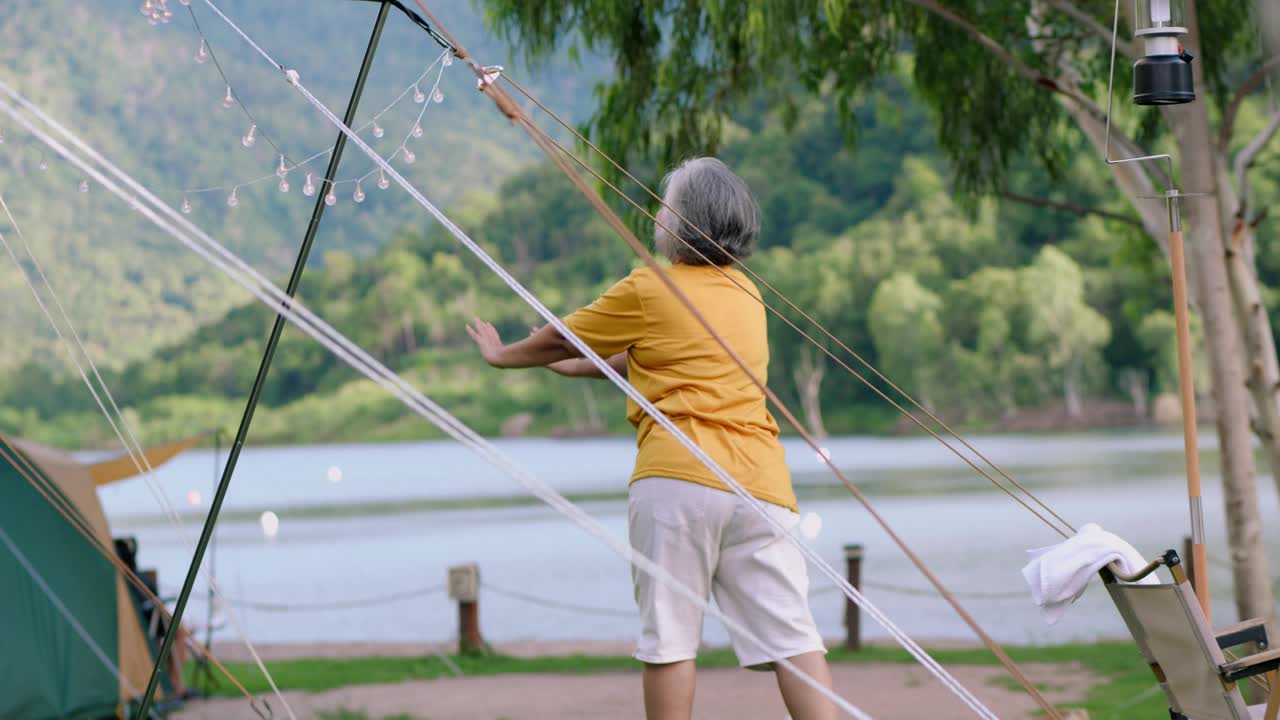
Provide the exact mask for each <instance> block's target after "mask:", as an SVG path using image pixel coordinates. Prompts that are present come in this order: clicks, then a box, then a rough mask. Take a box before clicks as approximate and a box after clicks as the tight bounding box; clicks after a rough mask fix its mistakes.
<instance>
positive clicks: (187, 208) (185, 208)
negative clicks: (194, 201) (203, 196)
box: [182, 193, 191, 215]
mask: <svg viewBox="0 0 1280 720" xmlns="http://www.w3.org/2000/svg"><path fill="white" fill-rule="evenodd" d="M182 214H183V215H190V214H191V198H189V197H187V195H186V194H185V193H184V194H183V196H182Z"/></svg>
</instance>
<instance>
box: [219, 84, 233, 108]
mask: <svg viewBox="0 0 1280 720" xmlns="http://www.w3.org/2000/svg"><path fill="white" fill-rule="evenodd" d="M235 104H236V96H235V95H232V94H231V86H230V85H228V86H227V94H226V95H225V96H224V97H223V98H222V107H224V108H227V109H230V108H231V106H232V105H235Z"/></svg>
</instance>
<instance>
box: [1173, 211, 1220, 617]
mask: <svg viewBox="0 0 1280 720" xmlns="http://www.w3.org/2000/svg"><path fill="white" fill-rule="evenodd" d="M1166 198H1167V201H1168V203H1169V264H1170V265H1171V266H1172V267H1171V269H1172V272H1173V315H1174V326H1175V329H1176V331H1177V338H1178V382H1179V388H1178V394H1179V395H1181V396H1182V445H1183V451H1184V453H1185V454H1186V457H1187V501H1188V504H1189V505H1190V507H1191V567H1192V568H1194V569H1195V574H1194V576H1193V577H1192V587H1194V588H1195V591H1196V598H1198V599H1199V600H1200V607H1201V608H1203V609H1204V616H1205V619H1206V620H1209V619H1210V617H1211V616H1210V614H1209V573H1207V572H1205V570H1206V568H1208V557H1207V553H1206V552H1205V546H1204V507H1203V503H1202V502H1201V497H1200V441H1199V434H1198V431H1197V428H1196V388H1195V380H1194V378H1193V377H1192V369H1193V366H1192V364H1191V319H1190V317H1189V314H1188V311H1187V265H1186V254H1185V249H1184V247H1183V244H1182V213H1181V208H1180V207H1179V193H1178V191H1177V190H1169V191H1168V193H1167V194H1166Z"/></svg>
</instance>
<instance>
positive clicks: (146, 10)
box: [138, 0, 156, 17]
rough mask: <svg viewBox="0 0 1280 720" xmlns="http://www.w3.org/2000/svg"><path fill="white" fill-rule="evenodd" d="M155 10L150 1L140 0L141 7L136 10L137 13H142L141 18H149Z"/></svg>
mask: <svg viewBox="0 0 1280 720" xmlns="http://www.w3.org/2000/svg"><path fill="white" fill-rule="evenodd" d="M155 8H156V4H155V3H154V2H152V0H142V6H141V7H139V8H138V12H140V13H142V15H143V17H150V16H151V11H152V10H155Z"/></svg>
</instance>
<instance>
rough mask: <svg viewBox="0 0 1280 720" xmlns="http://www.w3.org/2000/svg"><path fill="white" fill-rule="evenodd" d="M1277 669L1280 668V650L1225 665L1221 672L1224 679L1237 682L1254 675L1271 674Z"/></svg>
mask: <svg viewBox="0 0 1280 720" xmlns="http://www.w3.org/2000/svg"><path fill="white" fill-rule="evenodd" d="M1276 668H1280V648H1277V649H1275V650H1268V651H1266V652H1260V653H1257V654H1255V655H1250V656H1248V657H1242V658H1240V659H1239V660H1234V661H1232V662H1229V663H1224V664H1223V665H1222V667H1221V668H1220V669H1219V672H1221V673H1222V677H1223V678H1224V679H1226V680H1229V681H1231V682H1235V681H1237V680H1243V679H1245V678H1247V677H1252V676H1254V675H1261V674H1263V673H1268V672H1271V671H1272V670H1275V669H1276Z"/></svg>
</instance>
